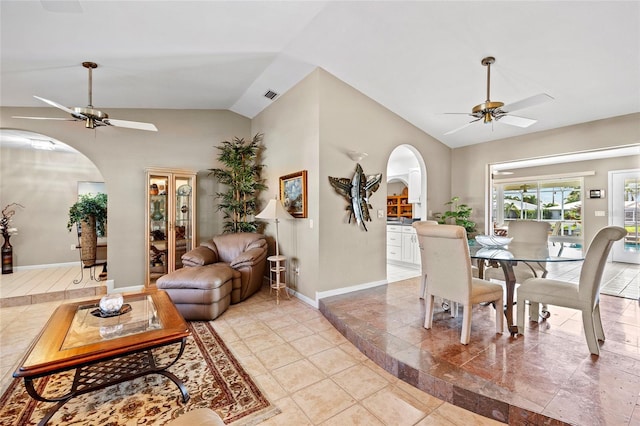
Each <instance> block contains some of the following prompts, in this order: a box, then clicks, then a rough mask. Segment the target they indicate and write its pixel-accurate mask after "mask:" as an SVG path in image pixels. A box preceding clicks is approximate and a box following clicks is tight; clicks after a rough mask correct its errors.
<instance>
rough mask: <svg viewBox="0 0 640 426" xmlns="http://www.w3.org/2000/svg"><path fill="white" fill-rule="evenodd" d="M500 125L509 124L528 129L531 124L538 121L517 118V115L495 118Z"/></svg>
mask: <svg viewBox="0 0 640 426" xmlns="http://www.w3.org/2000/svg"><path fill="white" fill-rule="evenodd" d="M496 120H498V121H499V122H500V123H505V124H509V125H511V126H517V127H529V126H531V125H532V124H535V123H537V122H538V120H532V119H531V118H525V117H518V116H517V115H502V116H500V117H496Z"/></svg>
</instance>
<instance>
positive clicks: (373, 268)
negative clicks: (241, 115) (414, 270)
mask: <svg viewBox="0 0 640 426" xmlns="http://www.w3.org/2000/svg"><path fill="white" fill-rule="evenodd" d="M253 131H254V132H263V131H264V133H265V141H267V140H269V143H268V146H269V147H270V148H269V149H270V150H271V151H272V152H276V153H277V154H275V155H277V158H272V157H270V156H269V155H267V161H266V165H267V167H266V170H269V172H268V173H269V181H270V184H271V183H272V182H276V179H277V176H278V174H287V173H291V172H294V171H297V170H301V169H305V168H307V167H308V170H309V184H308V185H309V187H308V196H309V219H306V220H296V221H295V225H293V226H289V225H288V224H283V225H281V226H280V246H281V250H282V252H283V254H285V255H287V256H291V257H293V258H294V259H296V261H297V262H298V266H299V267H300V276H298V277H294V278H297V282H296V285H297V289H298V291H300V292H301V293H302V294H303V295H304V296H306V297H308V298H310V299H315V293H316V292H323V291H330V290H335V289H339V288H343V287H349V286H354V285H359V284H365V285H366V284H369V283H375V282H379V281H383V280H386V226H385V225H386V222H385V218H384V217H383V218H382V219H379V218H378V217H377V211H378V210H381V211H382V212H383V213H386V193H387V189H386V176H384V174H385V172H386V167H387V161H388V159H389V155H390V154H391V151H392V150H393V149H394V148H395V147H396V146H398V145H401V144H410V145H413V146H414V147H415V148H417V149H418V150H419V151H420V153H421V154H422V156H423V158H424V159H425V162H426V165H427V173H428V175H429V176H428V181H429V182H430V185H433V186H430V187H429V188H428V194H429V199H428V203H433V204H434V205H442V204H443V203H444V202H445V201H446V200H447V199H448V198H449V190H448V188H449V184H450V174H449V164H450V149H449V148H448V147H446V146H445V145H443V144H442V143H440V142H438V141H437V140H435V139H434V138H432V137H430V136H428V135H426V134H425V133H424V132H422V131H420V130H419V129H417V128H416V127H414V126H413V125H411V124H409V123H408V122H406V121H405V120H403V119H402V118H400V117H398V116H397V115H395V114H393V113H392V112H390V111H389V110H387V109H385V108H384V107H382V106H381V105H379V104H377V103H376V102H374V101H373V100H371V99H370V98H368V97H366V96H365V95H363V94H362V93H360V92H358V91H357V90H355V89H353V88H352V87H350V86H348V85H346V84H345V83H344V82H342V81H340V80H338V79H336V78H335V77H333V76H331V75H330V74H328V73H327V72H326V71H324V70H321V69H318V70H316V71H314V72H313V73H312V74H310V75H309V76H308V77H307V78H306V79H304V80H303V81H302V82H301V83H300V84H299V85H297V86H296V87H295V88H294V89H293V90H291V91H290V92H287V93H286V94H284V95H283V96H282V97H281V98H279V99H278V100H276V101H275V102H274V103H273V104H272V105H271V106H270V107H268V108H267V109H266V110H264V111H263V112H262V113H261V114H259V115H258V116H257V117H256V118H255V119H254V120H253ZM273 144H277V145H278V146H279V147H280V146H281V147H283V149H277V150H276V149H274V145H273ZM349 150H357V151H364V152H367V153H368V154H369V156H368V157H366V158H365V159H363V160H362V161H361V166H362V167H363V170H364V172H365V173H366V174H375V173H383V180H382V184H381V185H380V188H379V189H378V191H377V192H375V193H374V194H373V195H372V197H371V199H370V202H371V204H372V206H373V208H372V209H371V215H372V222H367V224H366V225H367V228H368V230H369V231H368V232H365V231H364V230H362V229H359V228H358V227H357V226H356V225H355V224H353V223H351V224H349V223H347V220H348V213H347V212H346V210H345V207H346V206H347V202H346V200H345V199H344V198H343V197H341V196H340V195H339V194H337V193H336V192H335V191H334V189H333V188H332V187H331V185H330V184H329V180H328V177H329V176H333V177H344V178H351V177H352V176H353V173H354V171H355V166H356V163H355V162H353V161H352V160H351V159H350V158H349V157H348V156H347V155H346V152H347V151H349ZM432 182H438V185H435V184H431V183H432ZM440 185H443V186H440ZM442 188H445V189H444V190H442ZM311 221H313V228H310V222H311ZM287 228H289V230H286V229H287ZM267 232H273V230H269V229H267ZM288 232H291V233H292V234H291V235H289V234H288ZM283 235H284V237H283ZM305 247H309V248H311V250H309V251H308V252H307V251H306V249H305Z"/></svg>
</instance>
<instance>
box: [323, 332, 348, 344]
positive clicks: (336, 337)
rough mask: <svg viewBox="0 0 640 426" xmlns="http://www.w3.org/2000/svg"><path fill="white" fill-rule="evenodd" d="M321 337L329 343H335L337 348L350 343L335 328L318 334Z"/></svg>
mask: <svg viewBox="0 0 640 426" xmlns="http://www.w3.org/2000/svg"><path fill="white" fill-rule="evenodd" d="M318 334H319V335H320V336H322V337H324V338H325V339H327V340H328V341H329V342H331V343H333V344H334V345H335V346H338V345H342V344H343V343H347V342H349V341H348V340H347V339H346V338H345V337H344V336H343V335H342V334H340V332H339V331H338V330H336V329H335V328H330V329H328V330H325V331H321V332H319V333H318Z"/></svg>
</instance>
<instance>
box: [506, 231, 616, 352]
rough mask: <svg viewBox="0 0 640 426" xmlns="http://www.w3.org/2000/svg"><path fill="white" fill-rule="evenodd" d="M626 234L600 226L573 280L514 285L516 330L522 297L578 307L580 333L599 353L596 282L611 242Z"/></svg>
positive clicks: (521, 328)
mask: <svg viewBox="0 0 640 426" xmlns="http://www.w3.org/2000/svg"><path fill="white" fill-rule="evenodd" d="M625 235H627V231H626V230H625V229H624V228H622V227H619V226H607V227H606V228H602V229H601V230H600V231H598V233H597V234H596V236H595V237H594V238H593V241H592V242H591V244H590V245H589V248H588V249H587V254H586V256H585V259H584V263H583V264H582V270H581V271H580V278H579V281H578V283H577V284H575V283H570V282H566V281H560V280H553V279H549V278H529V279H528V280H526V281H525V282H524V283H522V285H520V287H519V288H518V315H517V324H518V333H520V334H524V309H525V305H524V304H525V301H526V300H528V301H530V302H537V303H548V304H550V305H556V306H564V307H566V308H571V309H577V310H580V311H582V324H583V327H584V334H585V338H586V340H587V345H588V346H589V351H590V352H591V353H592V354H593V355H599V354H600V347H599V345H598V340H602V341H604V330H603V328H602V320H601V319H600V284H601V282H602V273H603V271H604V267H605V264H606V262H607V256H608V255H609V251H610V250H611V246H612V245H613V243H614V242H615V241H618V240H620V239H622V238H624V236H625Z"/></svg>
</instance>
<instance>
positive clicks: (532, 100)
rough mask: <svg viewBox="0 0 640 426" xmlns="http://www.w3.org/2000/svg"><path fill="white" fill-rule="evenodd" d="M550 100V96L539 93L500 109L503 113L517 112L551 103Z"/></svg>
mask: <svg viewBox="0 0 640 426" xmlns="http://www.w3.org/2000/svg"><path fill="white" fill-rule="evenodd" d="M552 100H553V98H552V97H551V96H549V95H547V94H546V93H539V94H537V95H534V96H530V97H528V98H525V99H522V100H520V101H517V102H513V103H510V104H508V105H505V106H503V107H502V108H500V109H501V110H503V111H505V112H512V111H517V110H519V109H524V108H529V107H532V106H534V105H540V104H542V103H545V102H548V101H552Z"/></svg>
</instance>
